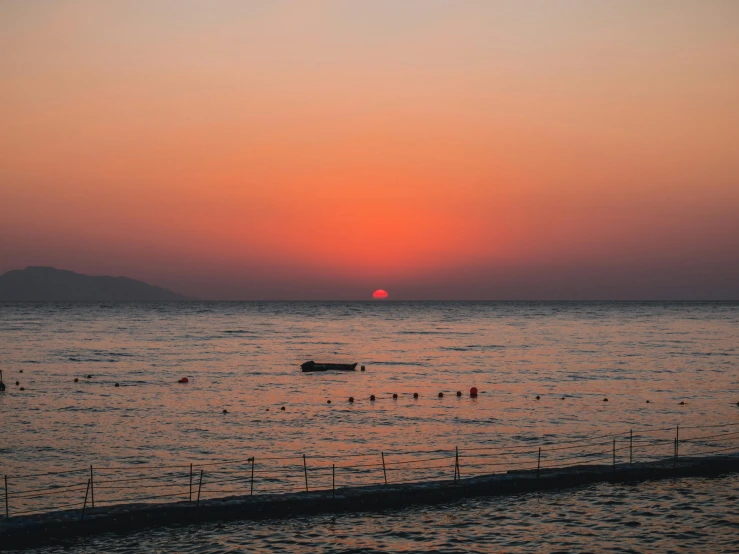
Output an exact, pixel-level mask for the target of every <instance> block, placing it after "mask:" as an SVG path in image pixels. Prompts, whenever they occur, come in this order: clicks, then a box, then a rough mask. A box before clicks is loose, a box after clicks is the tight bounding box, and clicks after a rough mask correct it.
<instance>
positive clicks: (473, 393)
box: [470, 387, 477, 398]
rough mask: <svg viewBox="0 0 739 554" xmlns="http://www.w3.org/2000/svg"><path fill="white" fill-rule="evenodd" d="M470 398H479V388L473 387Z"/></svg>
mask: <svg viewBox="0 0 739 554" xmlns="http://www.w3.org/2000/svg"><path fill="white" fill-rule="evenodd" d="M470 398H477V387H472V388H471V389H470Z"/></svg>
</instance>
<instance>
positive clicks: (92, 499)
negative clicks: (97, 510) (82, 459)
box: [90, 465, 95, 508]
mask: <svg viewBox="0 0 739 554" xmlns="http://www.w3.org/2000/svg"><path fill="white" fill-rule="evenodd" d="M90 504H92V507H93V508H94V507H95V481H94V480H93V477H92V465H90Z"/></svg>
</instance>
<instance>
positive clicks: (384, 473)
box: [380, 452, 387, 485]
mask: <svg viewBox="0 0 739 554" xmlns="http://www.w3.org/2000/svg"><path fill="white" fill-rule="evenodd" d="M380 455H381V456H382V474H383V475H384V477H385V484H386V485H387V470H386V469H385V453H384V452H380Z"/></svg>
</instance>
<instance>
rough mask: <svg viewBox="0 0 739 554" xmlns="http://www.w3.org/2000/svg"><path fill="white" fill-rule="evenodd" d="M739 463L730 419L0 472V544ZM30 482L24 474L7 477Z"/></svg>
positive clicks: (376, 506)
mask: <svg viewBox="0 0 739 554" xmlns="http://www.w3.org/2000/svg"><path fill="white" fill-rule="evenodd" d="M668 433H669V434H672V436H671V437H668V436H666V434H668ZM738 470H739V423H727V424H721V425H712V426H688V427H684V428H680V427H675V428H671V427H668V428H662V429H649V430H647V431H645V430H638V431H636V432H634V430H629V431H628V432H626V433H622V434H619V435H617V436H606V435H599V436H594V437H588V438H582V439H573V440H567V441H565V440H562V441H557V442H548V441H539V443H538V444H521V445H519V446H518V447H510V446H507V447H502V446H496V445H490V444H482V445H480V446H478V447H470V446H467V447H465V448H464V449H459V448H452V449H435V450H422V451H412V452H387V453H386V452H380V453H375V452H359V453H356V454H354V455H333V456H332V455H313V456H307V455H305V454H303V455H300V456H283V457H269V456H251V457H247V458H245V459H241V460H220V461H213V462H210V463H200V464H198V466H197V467H195V466H193V464H189V466H188V465H184V466H180V465H177V466H147V467H126V466H120V467H99V468H94V467H93V466H90V467H89V468H86V469H79V470H69V471H58V472H49V473H45V474H31V475H15V476H12V475H11V476H7V475H6V476H3V484H4V494H3V496H4V500H5V516H6V517H5V518H3V519H2V520H0V549H10V548H26V547H32V546H37V545H43V544H48V543H54V542H60V541H61V542H64V541H67V540H72V539H74V538H76V537H82V536H87V535H91V534H99V533H105V532H127V531H133V530H136V529H140V528H145V527H150V526H162V525H179V524H185V523H193V522H199V521H213V520H230V519H253V520H256V519H270V518H289V517H294V516H298V515H311V514H320V513H336V514H341V513H346V512H357V511H373V510H385V509H397V508H402V507H404V506H408V505H413V504H436V503H444V502H452V501H455V500H458V499H461V498H467V497H473V496H481V495H487V496H492V495H506V494H518V493H524V492H530V491H537V490H553V489H561V488H568V487H577V486H582V485H587V484H591V483H594V482H602V481H611V482H623V481H642V480H648V479H664V478H677V477H688V476H713V475H720V474H723V473H728V472H736V471H738ZM80 477H84V478H85V479H84V480H82V481H80ZM65 480H66V481H71V482H69V483H68V484H66V483H65ZM29 481H30V482H32V483H33V484H32V485H30V486H28V485H27V486H26V487H25V488H22V487H19V486H18V485H19V484H22V483H24V482H26V483H28V482H29ZM14 485H15V488H14ZM96 497H97V500H96ZM75 498H76V499H77V500H76V501H72V500H73V499H75Z"/></svg>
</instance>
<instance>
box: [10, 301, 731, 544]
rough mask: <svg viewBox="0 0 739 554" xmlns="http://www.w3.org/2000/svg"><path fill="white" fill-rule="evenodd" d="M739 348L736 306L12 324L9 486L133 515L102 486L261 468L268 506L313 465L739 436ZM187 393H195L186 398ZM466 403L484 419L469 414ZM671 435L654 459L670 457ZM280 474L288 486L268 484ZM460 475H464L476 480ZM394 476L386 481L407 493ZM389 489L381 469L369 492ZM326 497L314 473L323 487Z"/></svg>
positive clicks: (287, 313) (209, 492) (249, 313)
mask: <svg viewBox="0 0 739 554" xmlns="http://www.w3.org/2000/svg"><path fill="white" fill-rule="evenodd" d="M737 344H739V304H736V303H696V304H691V303H675V304H669V303H667V304H666V303H603V304H600V303H522V304H517V303H393V302H389V303H169V304H4V305H0V367H1V368H2V369H3V371H4V380H5V383H6V384H7V385H8V391H6V393H5V394H3V395H0V414H1V415H2V427H3V432H2V433H1V434H0V473H2V474H6V473H7V474H8V475H9V476H10V477H9V478H10V487H11V490H13V489H12V487H16V489H15V490H18V487H23V486H26V487H28V483H24V481H23V478H22V475H24V474H29V473H39V472H49V471H59V470H66V469H74V468H79V469H81V470H82V473H84V471H86V470H85V468H89V466H90V465H94V466H95V468H96V471H98V472H100V473H99V474H98V477H96V479H100V480H101V481H102V482H101V483H100V484H99V488H96V490H95V495H96V500H97V501H98V503H101V504H104V503H105V502H113V501H116V500H120V498H122V497H119V496H115V495H114V494H113V492H114V491H112V490H106V488H105V486H106V484H105V482H104V481H105V479H106V478H109V479H114V478H120V477H121V474H114V475H111V474H108V475H107V476H106V474H105V471H106V470H105V469H103V468H106V467H124V468H127V467H131V466H139V467H143V466H146V465H157V464H160V465H167V466H176V467H177V469H176V470H174V471H175V473H173V474H172V479H173V482H176V483H178V484H177V487H179V488H178V489H177V490H178V491H179V492H178V493H177V494H180V495H183V494H184V495H185V496H186V495H187V490H188V488H187V481H188V477H189V475H188V470H187V468H188V466H189V464H190V463H194V464H195V465H196V466H197V465H198V464H201V465H202V464H204V463H208V462H211V461H213V460H224V459H242V460H245V459H246V458H247V457H250V456H256V459H257V460H262V464H261V465H258V466H257V477H258V479H257V484H256V489H257V492H260V491H264V490H276V489H274V487H278V488H279V487H282V489H281V490H295V489H296V488H300V487H302V486H303V478H304V476H303V473H302V463H303V462H302V454H306V455H307V457H308V460H311V459H313V460H317V459H318V456H320V455H346V454H357V453H367V454H368V455H371V456H372V457H373V458H372V459H373V460H375V458H377V456H378V455H379V453H380V452H381V451H382V452H385V454H386V456H387V457H388V458H389V459H390V460H392V459H396V460H397V459H399V458H397V457H396V458H393V456H397V454H394V453H398V452H401V451H409V450H414V449H415V450H418V449H429V448H439V449H454V448H455V447H459V448H460V449H464V448H473V447H479V446H489V445H494V446H501V447H505V446H512V447H520V446H521V445H526V444H529V443H531V444H534V443H536V442H537V441H547V442H549V443H553V442H556V441H560V440H567V439H573V438H575V439H577V438H584V437H592V436H595V435H603V434H613V435H614V436H616V435H618V436H619V437H623V435H624V433H628V430H629V429H634V428H635V429H637V430H638V429H651V428H670V429H673V428H674V427H675V426H677V425H680V426H681V427H684V428H686V429H688V428H690V427H691V426H695V425H717V424H725V423H738V422H739V407H737V401H739V357H738V356H739V350H738V348H739V347H738V346H737ZM309 359H315V360H317V361H346V362H355V361H356V362H359V363H360V364H365V365H366V366H367V371H366V372H359V371H357V372H355V373H331V374H303V373H301V372H300V368H299V364H300V363H301V362H303V361H306V360H309ZM88 375H89V376H90V378H87V376H88ZM181 377H188V378H189V380H190V383H189V384H187V385H180V384H178V383H177V380H178V379H180V378H181ZM75 378H77V379H79V382H77V383H75V382H74V379H75ZM16 380H17V381H18V382H19V385H18V386H16V384H15V382H16ZM115 383H119V384H120V386H119V387H115V386H114V385H115ZM472 386H475V387H477V388H478V389H479V390H480V395H479V397H478V398H477V399H471V398H469V396H468V394H467V391H468V390H469V388H470V387H472ZM20 387H24V389H25V390H24V391H20ZM458 390H461V391H463V392H464V395H463V396H462V397H461V398H458V397H456V395H455V393H456V391H458ZM414 392H417V393H418V394H419V398H418V399H414V398H413V393H414ZM439 392H443V393H444V396H443V398H439V397H438V393H439ZM393 393H395V394H398V396H399V397H398V399H397V400H393V398H392V395H393ZM371 394H374V395H375V396H376V400H375V401H374V402H372V401H370V400H369V397H370V395H371ZM349 396H353V397H354V398H355V399H356V401H355V402H354V403H349V402H347V399H348V397H349ZM537 396H539V397H540V398H539V399H538V400H537V399H536V397H537ZM604 398H608V401H607V402H604ZM328 400H331V403H330V404H329V403H328V402H327V401H328ZM647 401H649V402H647ZM282 407H284V408H285V409H284V410H282V409H281V408H282ZM224 409H225V410H227V411H228V413H226V414H224V413H223V410H224ZM685 432H686V433H689V431H685ZM672 434H674V432H673V431H669V433H666V434H665V441H666V443H665V445H664V447H662V446H659V445H658V449H660V450H659V452H658V453H657V452H651V455H656V454H659V455H662V450H664V454H665V455H670V454H671V453H672V450H671V449H672V445H671V442H670V441H671V437H672ZM608 440H609V441H610V438H609V439H608ZM603 448H604V449H605V450H604V451H602V452H600V453H601V454H603V455H604V456H611V454H610V449H611V446H610V445H606V446H604V447H603ZM686 448H688V446H686ZM688 453H690V452H688ZM618 455H619V456H623V455H624V454H623V451H622V450H621V447H619V453H618ZM640 455H642V453H641V452H640V451H639V450H637V452H636V456H637V459H638V457H639V456H640ZM643 455H644V456H646V455H647V453H644V454H643ZM270 456H271V457H289V458H290V459H292V460H294V463H295V467H287V468H286V469H285V473H284V475H283V477H281V478H280V479H279V480H274V481H269V480H268V479H267V478H266V477H264V478H262V479H261V480H260V479H259V476H260V473H259V472H260V471H264V468H265V466H266V465H267V464H265V462H264V459H265V458H268V457H270ZM377 461H379V460H375V462H377ZM546 461H547V460H546V453H545V460H544V463H546ZM291 463H292V462H291ZM310 463H317V462H310ZM444 463H446V462H444ZM462 463H463V467H464V468H465V470H466V471H467V472H468V474H469V472H470V464H471V463H472V461H471V460H470V459H465V458H463V459H462ZM442 465H443V464H442ZM97 468H100V469H97ZM241 469H244V470H247V469H248V468H247V467H243V468H241ZM324 469H325V468H324ZM329 469H330V468H329ZM395 469H396V470H397V473H395V474H393V475H392V479H395V480H396V481H397V480H402V478H403V476H404V475H405V474H404V473H403V471H400V470H401V469H402V468H401V467H400V466H398V467H397V468H395ZM111 471H112V470H111ZM439 471H441V472H447V471H448V469H447V467H446V466H444V467H443V468H442V469H440V470H439ZM82 473H78V474H69V475H64V476H62V477H54V480H55V482H64V483H70V482H79V485H80V487H81V491H78V490H75V491H73V493H72V497H70V502H74V503H79V502H80V500H81V498H78V497H81V496H82V495H83V494H84V488H85V487H84V485H85V479H86V477H85V476H84V475H83V474H82ZM262 475H263V474H262ZM380 475H381V474H378V472H377V471H376V469H368V470H367V471H366V472H365V473H363V474H362V478H363V479H365V481H367V480H369V482H378V479H381V476H380ZM354 477H355V476H353V474H350V473H348V472H346V471H345V472H344V473H339V474H338V476H337V479H339V480H341V481H340V483H339V484H342V483H343V484H348V483H351V482H353V481H352V479H353V478H354ZM209 478H210V479H211V480H210V482H208V479H209ZM326 478H327V476H326V474H325V473H323V474H322V473H320V471H319V468H317V467H313V468H311V470H310V479H311V484H312V485H313V486H314V487H315V486H326V485H327V483H328V482H327V481H326ZM34 479H36V478H34ZM44 479H45V478H41V480H42V481H43V480H44ZM75 479H76V481H75ZM47 481H48V480H47ZM214 481H215V479H213V478H212V477H210V474H206V485H204V487H203V495H204V498H208V497H212V496H217V495H218V494H219V493H220V492H222V491H223V490H226V489H224V488H223V487H221V488H220V489H219V488H218V486H216V484H215V483H214ZM732 483H734V482H733V481H732ZM270 486H271V487H272V489H270ZM706 486H709V487H710V485H706ZM732 486H735V485H732ZM127 490H128V492H126V493H125V494H126V495H129V497H130V494H133V493H134V492H140V489H136V488H135V487H133V486H132V487H131V488H130V489H127ZM669 490H673V489H669ZM118 492H120V491H116V493H118ZM129 493H130V494H129ZM578 494H580V493H578ZM614 494H615V493H614ZM706 494H708V493H706ZM124 496H125V495H124ZM58 498H61V496H60V497H58ZM562 498H568V497H567V496H564V497H562ZM31 501H32V499H29V500H24V501H22V502H20V501H16V500H14V501H13V502H11V504H12V506H11V507H12V509H13V510H15V511H16V512H17V511H19V510H22V509H23V508H24V507H28V506H29V505H30V504H29V503H31ZM475 502H477V501H475ZM513 502H519V500H516V501H513ZM526 502H530V501H529V500H527V501H526ZM531 502H533V501H531ZM465 505H469V506H477V504H476V503H470V504H465ZM481 505H485V503H484V502H482V504H481ZM495 505H496V506H497V505H498V504H495ZM526 505H529V504H526ZM532 505H533V504H532ZM490 506H493V504H491V505H490ZM37 507H38V506H37ZM475 509H476V508H475ZM486 509H493V508H486ZM472 511H474V510H472ZM413 513H414V514H423V513H424V512H413ZM429 513H433V514H442V513H444V510H441V511H440V512H437V511H432V512H429ZM447 516H448V518H453V515H452V512H451V511H450V512H449V513H448V514H447ZM447 516H444V517H447ZM414 517H419V518H422V517H425V516H423V515H417V516H414ZM429 517H431V516H429ZM433 517H437V516H436V515H434V516H433ZM391 518H392V516H391ZM372 521H375V520H374V519H373V518H372V517H369V518H368V519H367V522H372ZM380 521H383V520H380ZM389 521H393V520H392V519H391V520H389ZM395 521H396V522H398V524H400V522H401V520H400V519H396V520H395ZM449 521H450V529H452V528H453V525H455V524H452V523H451V521H452V520H451V519H450V520H449ZM368 524H370V523H368ZM323 525H324V527H325V526H326V525H328V523H326V522H324V524H323ZM332 525H333V524H332ZM336 525H338V523H337V524H336ZM521 525H523V523H521ZM495 529H496V526H495V525H492V524H491V525H490V526H488V527H487V528H485V526H483V528H481V529H479V532H481V533H487V534H491V533H493V534H494V533H495V532H496V531H495ZM627 529H629V528H628V527H627ZM307 532H308V531H306V533H307ZM536 532H537V533H539V534H541V533H542V532H543V530H541V529H540V530H538V531H536ZM631 532H632V531H629V533H631ZM633 532H636V531H633ZM355 538H356V540H359V538H358V537H355ZM347 540H348V539H347ZM378 540H379V539H378ZM412 541H413V539H412V538H408V539H407V540H404V541H403V544H404V545H406V546H408V545H410V544H411V543H412ZM298 542H300V541H298ZM340 544H342V545H343V546H342V548H343V547H345V546H346V545H347V544H349V543H348V542H346V543H344V542H342V543H340ZM378 544H380V543H378ZM406 546H404V547H406ZM509 546H510V545H509ZM373 548H383V547H382V546H374V547H373ZM506 548H508V547H506Z"/></svg>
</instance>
